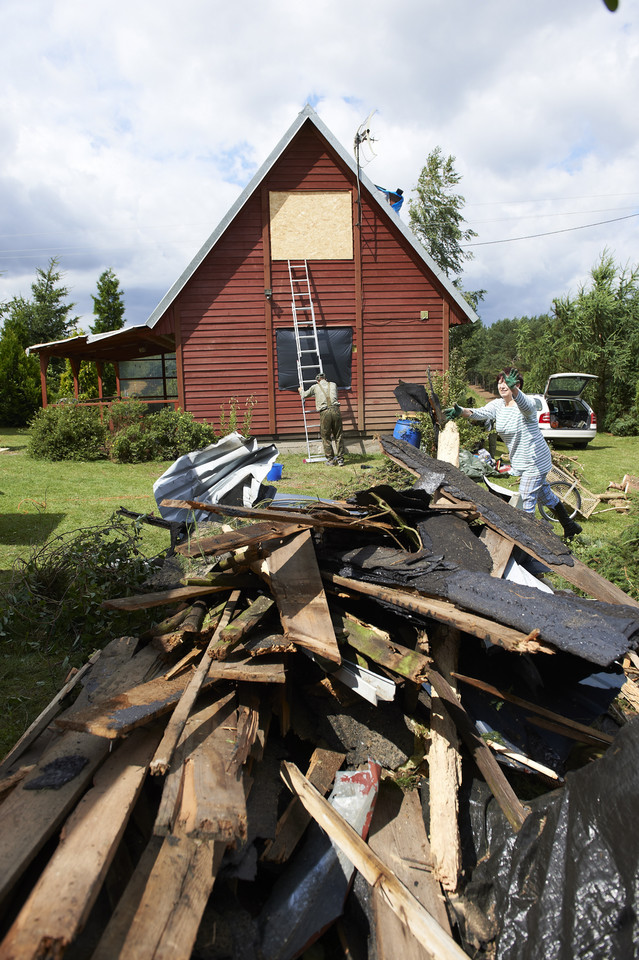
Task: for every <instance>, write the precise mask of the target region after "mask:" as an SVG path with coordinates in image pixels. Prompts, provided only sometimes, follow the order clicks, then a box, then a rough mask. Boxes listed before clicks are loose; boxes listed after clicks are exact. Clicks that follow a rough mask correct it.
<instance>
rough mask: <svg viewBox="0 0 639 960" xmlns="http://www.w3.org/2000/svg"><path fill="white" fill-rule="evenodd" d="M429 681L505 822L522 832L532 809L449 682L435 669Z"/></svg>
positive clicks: (430, 673) (430, 674)
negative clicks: (517, 790) (509, 780)
mask: <svg viewBox="0 0 639 960" xmlns="http://www.w3.org/2000/svg"><path fill="white" fill-rule="evenodd" d="M429 678H430V682H431V686H432V688H433V690H435V691H436V693H437V695H438V696H439V697H440V698H441V700H442V702H443V704H444V706H445V708H446V710H447V712H448V713H449V715H450V717H451V719H452V720H453V721H454V723H455V726H456V727H457V730H458V731H459V733H460V735H461V737H462V739H463V741H464V743H465V744H466V746H467V748H468V749H469V751H470V753H471V755H472V757H473V759H474V761H475V763H476V764H477V766H478V767H479V770H480V771H481V773H482V776H483V777H484V779H485V781H486V783H487V784H488V786H489V787H490V789H491V791H492V794H493V796H494V797H495V799H496V800H497V803H498V804H499V806H500V808H501V810H502V811H503V813H504V814H505V816H506V819H507V820H508V822H509V823H510V825H511V827H512V828H513V830H515V831H517V830H520V829H521V827H522V825H523V823H524V820H525V819H526V817H527V816H528V814H529V813H530V810H529V808H528V807H525V806H524V804H523V803H522V802H521V801H520V800H519V798H518V796H517V795H516V793H515V791H514V790H513V788H512V787H511V786H510V783H509V782H508V780H507V779H506V777H505V776H504V774H503V772H502V770H501V769H500V767H499V764H498V763H497V761H496V760H495V758H494V756H493V754H492V753H491V752H490V748H489V747H488V745H487V744H486V742H485V741H484V740H483V739H482V738H481V737H480V735H479V733H478V732H477V729H476V727H475V724H474V723H473V721H472V720H471V719H470V717H469V716H468V714H467V713H466V711H465V709H464V708H463V706H462V704H461V703H460V701H459V699H458V697H457V695H456V693H455V691H454V690H453V688H452V687H451V685H450V684H449V683H448V681H447V680H446V679H445V678H444V677H443V676H442V675H441V673H439V672H438V671H437V670H433V669H430V670H429ZM431 843H432V837H431Z"/></svg>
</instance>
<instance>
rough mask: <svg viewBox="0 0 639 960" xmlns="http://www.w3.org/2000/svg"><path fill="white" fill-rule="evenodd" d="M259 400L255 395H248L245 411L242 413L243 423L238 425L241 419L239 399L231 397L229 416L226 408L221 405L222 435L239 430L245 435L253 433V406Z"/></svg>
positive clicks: (248, 435)
mask: <svg viewBox="0 0 639 960" xmlns="http://www.w3.org/2000/svg"><path fill="white" fill-rule="evenodd" d="M256 403H257V400H256V398H255V397H248V398H247V400H246V402H245V404H244V413H243V414H242V425H241V427H239V426H238V421H239V415H240V410H239V400H238V399H237V398H236V397H231V399H230V401H229V413H228V417H227V413H226V409H225V408H224V407H220V430H219V433H220V436H221V437H225V436H226V435H227V434H229V433H235V431H236V430H237V431H238V432H239V433H240V434H241V435H242V436H243V437H250V435H251V421H252V419H253V408H254V407H255V404H256Z"/></svg>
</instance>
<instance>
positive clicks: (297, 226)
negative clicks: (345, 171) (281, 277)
mask: <svg viewBox="0 0 639 960" xmlns="http://www.w3.org/2000/svg"><path fill="white" fill-rule="evenodd" d="M269 205H270V221H271V222H270V226H271V258H272V259H273V260H352V258H353V205H352V197H351V192H350V190H322V191H317V190H296V191H288V192H284V191H275V190H273V191H271V192H270V194H269Z"/></svg>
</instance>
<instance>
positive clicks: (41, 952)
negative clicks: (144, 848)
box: [0, 731, 157, 960]
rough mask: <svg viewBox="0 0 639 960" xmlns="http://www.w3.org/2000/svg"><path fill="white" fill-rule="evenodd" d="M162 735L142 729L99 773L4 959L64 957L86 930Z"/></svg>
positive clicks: (15, 927) (0, 954)
mask: <svg viewBox="0 0 639 960" xmlns="http://www.w3.org/2000/svg"><path fill="white" fill-rule="evenodd" d="M156 744H157V736H151V735H150V734H149V733H147V732H146V731H139V732H138V733H137V734H135V735H134V736H132V737H131V738H130V739H129V740H128V741H127V743H125V744H123V745H122V746H121V747H120V748H119V749H118V750H116V752H115V753H114V754H113V755H112V756H111V757H110V758H109V760H108V761H107V763H105V765H104V767H103V768H102V770H101V771H100V772H99V773H98V774H97V775H96V778H95V786H94V787H93V788H92V789H91V790H89V792H88V793H87V794H86V796H85V797H84V798H83V799H82V800H81V801H80V803H79V804H78V806H77V808H76V810H75V811H74V812H73V814H72V816H71V817H70V818H69V821H68V822H67V824H66V826H65V829H64V831H63V833H62V837H61V841H60V844H59V846H58V848H57V850H56V852H55V853H54V855H53V857H52V858H51V860H50V861H49V863H48V865H47V866H46V867H45V869H44V872H43V873H42V875H41V876H40V879H39V880H38V882H37V883H36V885H35V887H34V888H33V890H32V892H31V894H30V895H29V897H28V899H27V901H26V903H25V905H24V907H23V908H22V910H21V911H20V913H19V914H18V916H17V918H16V920H15V921H14V923H13V924H12V926H11V928H10V929H9V932H8V933H7V936H6V937H5V939H4V941H3V942H2V945H0V958H2V960H9V958H14V957H20V958H21V960H27V958H30V957H33V958H34V960H35V958H38V960H44V958H46V957H51V958H52V960H53V958H57V957H61V956H62V954H63V953H64V951H65V950H66V949H67V947H68V946H69V944H70V943H71V942H72V941H73V940H74V938H75V937H76V936H77V934H78V933H79V932H80V931H81V930H82V928H83V926H84V924H85V923H86V920H87V918H88V916H89V913H90V910H91V907H92V906H93V904H94V902H95V900H96V897H97V895H98V893H99V891H100V888H101V886H102V883H103V881H104V877H105V875H106V872H107V870H108V867H109V864H110V863H111V860H112V859H113V856H114V854H115V850H116V848H117V846H118V844H119V842H120V839H121V837H122V834H123V833H124V828H125V826H126V824H127V821H128V818H129V815H130V812H131V810H132V808H133V805H134V803H135V801H136V799H137V797H138V794H139V792H140V790H141V789H142V784H143V782H144V778H145V776H146V771H147V766H148V762H149V760H150V758H151V756H152V754H153V750H154V748H155V746H156Z"/></svg>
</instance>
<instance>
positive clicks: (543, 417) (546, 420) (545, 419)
mask: <svg viewBox="0 0 639 960" xmlns="http://www.w3.org/2000/svg"><path fill="white" fill-rule="evenodd" d="M539 422H540V423H543V425H544V426H545V427H547V426H548V425H549V424H550V414H549V413H540V414H539Z"/></svg>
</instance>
